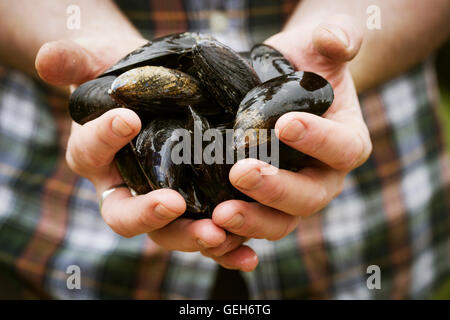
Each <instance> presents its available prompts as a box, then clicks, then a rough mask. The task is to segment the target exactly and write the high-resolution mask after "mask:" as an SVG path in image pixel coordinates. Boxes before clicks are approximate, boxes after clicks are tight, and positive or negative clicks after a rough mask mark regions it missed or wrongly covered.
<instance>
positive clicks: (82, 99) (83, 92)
mask: <svg viewBox="0 0 450 320" xmlns="http://www.w3.org/2000/svg"><path fill="white" fill-rule="evenodd" d="M115 79H116V77H115V76H108V77H101V78H97V79H94V80H91V81H88V82H85V83H83V84H82V85H80V86H79V87H78V88H77V89H76V90H75V91H74V92H73V93H72V94H71V96H70V99H69V113H70V116H71V117H72V119H73V120H74V121H75V122H77V123H79V124H84V123H86V122H88V121H90V120H93V119H95V118H97V117H99V116H101V115H102V114H103V113H105V112H106V111H108V110H110V109H114V108H119V107H121V106H122V105H121V104H120V103H118V102H116V101H114V100H113V99H112V98H111V96H110V95H109V94H108V90H109V88H110V87H111V84H112V83H113V82H114V80H115Z"/></svg>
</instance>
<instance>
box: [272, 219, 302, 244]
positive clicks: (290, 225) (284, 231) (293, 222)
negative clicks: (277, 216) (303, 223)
mask: <svg viewBox="0 0 450 320" xmlns="http://www.w3.org/2000/svg"><path fill="white" fill-rule="evenodd" d="M298 221H299V217H289V219H288V221H287V222H286V223H285V224H284V228H280V229H279V231H278V233H276V234H274V235H273V236H271V237H269V238H267V240H269V241H277V240H280V239H283V238H284V237H286V236H287V235H288V234H289V233H291V232H292V231H293V230H294V229H295V227H296V226H297V224H298Z"/></svg>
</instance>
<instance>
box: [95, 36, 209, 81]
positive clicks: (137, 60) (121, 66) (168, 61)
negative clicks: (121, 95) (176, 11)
mask: <svg viewBox="0 0 450 320" xmlns="http://www.w3.org/2000/svg"><path fill="white" fill-rule="evenodd" d="M204 39H209V40H213V39H214V38H213V37H212V36H210V35H205V34H201V33H197V32H183V33H177V34H170V35H167V36H164V37H160V38H157V39H154V40H153V41H149V42H148V43H146V44H145V45H143V46H141V47H139V48H137V49H136V50H134V51H133V52H131V53H129V54H128V55H126V56H125V57H124V58H122V59H121V60H120V61H118V62H117V63H116V64H115V65H114V66H112V67H111V68H109V69H108V70H106V71H105V73H104V74H103V75H120V74H121V73H123V72H126V71H128V70H130V69H133V68H136V67H140V66H164V67H167V68H173V69H178V70H183V71H186V70H188V69H189V68H190V67H191V66H192V56H191V52H192V48H193V46H194V45H195V44H196V43H197V42H198V41H201V40H204Z"/></svg>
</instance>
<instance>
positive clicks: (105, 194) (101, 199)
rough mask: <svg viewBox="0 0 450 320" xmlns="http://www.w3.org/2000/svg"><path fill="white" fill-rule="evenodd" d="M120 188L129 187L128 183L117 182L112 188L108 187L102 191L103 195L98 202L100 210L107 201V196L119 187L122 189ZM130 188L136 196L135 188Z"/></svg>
mask: <svg viewBox="0 0 450 320" xmlns="http://www.w3.org/2000/svg"><path fill="white" fill-rule="evenodd" d="M120 188H128V186H127V185H126V183H121V184H117V185H115V186H112V187H111V188H109V189H107V190H105V191H103V192H102V195H101V197H100V201H99V202H98V210H99V211H100V212H102V206H103V202H105V200H106V198H107V197H108V196H110V195H111V194H112V193H113V192H114V191H116V190H117V189H120ZM129 189H130V191H131V194H132V195H133V196H135V193H136V192H135V191H134V190H132V189H131V188H129Z"/></svg>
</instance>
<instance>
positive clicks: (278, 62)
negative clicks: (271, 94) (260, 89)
mask: <svg viewBox="0 0 450 320" xmlns="http://www.w3.org/2000/svg"><path fill="white" fill-rule="evenodd" d="M250 60H251V63H252V66H253V69H255V72H256V74H257V75H258V76H259V78H260V79H261V81H262V82H265V81H267V80H270V79H273V78H276V77H279V76H282V75H285V74H290V73H292V72H294V71H295V69H294V67H293V66H292V65H291V63H290V62H289V61H288V60H287V59H286V58H285V57H284V56H283V54H282V53H281V52H279V51H278V50H277V49H275V48H273V47H271V46H269V45H267V44H257V45H255V46H254V47H253V48H252V50H251V51H250Z"/></svg>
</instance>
